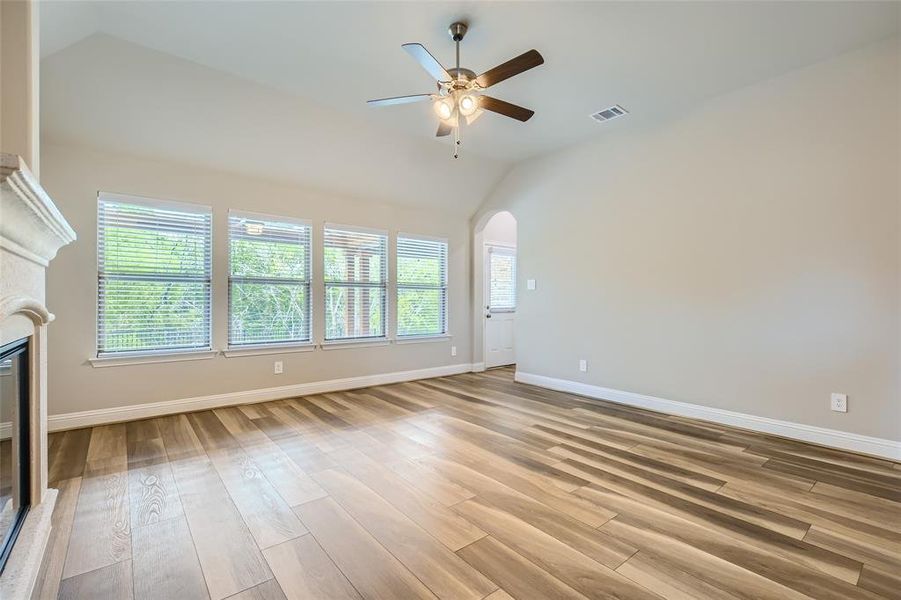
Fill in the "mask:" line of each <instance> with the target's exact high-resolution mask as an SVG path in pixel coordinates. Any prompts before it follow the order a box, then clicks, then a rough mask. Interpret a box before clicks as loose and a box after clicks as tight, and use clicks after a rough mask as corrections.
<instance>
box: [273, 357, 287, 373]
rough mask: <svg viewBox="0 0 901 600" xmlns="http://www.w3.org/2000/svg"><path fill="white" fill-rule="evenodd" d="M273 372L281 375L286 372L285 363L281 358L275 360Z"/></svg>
mask: <svg viewBox="0 0 901 600" xmlns="http://www.w3.org/2000/svg"><path fill="white" fill-rule="evenodd" d="M272 372H273V373H275V374H276V375H281V374H282V373H284V372H285V363H283V362H282V361H280V360H277V361H275V363H274V364H273V368H272Z"/></svg>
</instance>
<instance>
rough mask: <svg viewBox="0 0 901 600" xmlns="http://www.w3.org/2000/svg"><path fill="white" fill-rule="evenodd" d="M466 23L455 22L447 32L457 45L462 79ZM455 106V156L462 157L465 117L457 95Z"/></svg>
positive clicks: (457, 76)
mask: <svg viewBox="0 0 901 600" xmlns="http://www.w3.org/2000/svg"><path fill="white" fill-rule="evenodd" d="M466 30H467V27H466V23H460V22H459V21H458V22H456V23H453V24H452V25H451V26H450V27H448V29H447V32H448V33H449V34H450V36H451V39H453V40H454V45H455V46H456V54H457V56H456V59H457V68H456V71H455V72H454V74H455V76H456V78H457V79H458V80H459V79H462V77H463V76H462V75H461V71H460V42H462V41H463V36H465V35H466ZM454 106H455V109H454V110H455V111H456V113H457V121H456V124H455V125H454V158H460V146H461V145H462V143H463V140H462V139H461V137H460V125H461V120H462V119H463V115H461V114H460V107H459V106H457V97H456V95H455V97H454Z"/></svg>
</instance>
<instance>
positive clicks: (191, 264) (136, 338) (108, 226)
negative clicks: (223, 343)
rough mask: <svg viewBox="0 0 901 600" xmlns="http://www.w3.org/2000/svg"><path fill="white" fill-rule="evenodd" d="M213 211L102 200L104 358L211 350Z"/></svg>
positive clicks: (100, 349)
mask: <svg viewBox="0 0 901 600" xmlns="http://www.w3.org/2000/svg"><path fill="white" fill-rule="evenodd" d="M211 221H212V219H211V211H210V208H209V207H205V206H197V205H193V204H182V203H175V202H162V201H157V200H149V199H144V198H132V197H128V196H115V195H111V194H100V196H99V198H98V223H97V238H98V239H97V263H98V286H97V290H98V297H97V313H98V314H97V355H98V356H102V355H105V354H106V355H108V354H112V353H119V352H154V351H164V350H203V349H206V350H209V348H210V273H211V270H212V268H211V264H210V257H211V238H212V229H211V228H212V222H211Z"/></svg>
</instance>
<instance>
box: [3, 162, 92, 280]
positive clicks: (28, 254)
mask: <svg viewBox="0 0 901 600" xmlns="http://www.w3.org/2000/svg"><path fill="white" fill-rule="evenodd" d="M0 186H2V199H0V248H3V249H5V250H8V251H9V252H12V253H13V254H16V255H18V256H21V257H22V258H25V259H27V260H30V261H32V262H35V263H37V264H39V265H41V266H43V267H46V266H47V265H48V264H50V261H51V260H52V259H53V257H55V256H56V253H57V251H58V250H59V249H60V248H62V247H63V246H65V245H66V244H69V243H72V242H74V241H75V231H73V230H72V227H70V226H69V223H68V222H66V219H65V218H64V217H63V216H62V214H60V212H59V210H57V208H56V205H55V204H53V201H52V200H51V199H50V196H48V195H47V192H46V191H44V188H42V187H41V184H40V183H38V181H37V179H35V176H34V175H33V174H32V173H31V171H30V170H29V169H28V166H27V165H26V164H25V163H24V162H23V161H22V158H21V157H19V156H16V155H15V154H0Z"/></svg>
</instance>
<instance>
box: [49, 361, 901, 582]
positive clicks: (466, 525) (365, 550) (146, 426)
mask: <svg viewBox="0 0 901 600" xmlns="http://www.w3.org/2000/svg"><path fill="white" fill-rule="evenodd" d="M50 455H51V457H50V479H51V484H52V485H53V486H54V487H58V488H59V490H60V495H59V500H58V504H57V508H56V511H55V513H54V516H53V532H52V538H51V541H50V547H49V549H48V554H47V557H46V559H45V564H44V567H43V571H44V572H43V575H42V579H41V584H40V587H39V589H38V590H36V594H35V596H36V597H37V598H53V597H55V596H58V597H60V598H66V599H69V598H90V599H93V600H99V599H105V598H115V599H127V598H138V599H146V598H159V599H166V600H169V599H178V600H190V599H194V598H213V599H214V600H218V599H220V598H235V599H241V600H251V599H257V600H261V599H283V598H286V597H287V598H324V599H328V600H335V599H341V598H385V599H399V600H407V599H413V598H435V597H438V598H461V599H472V600H479V599H482V598H488V599H490V600H504V599H509V598H511V597H512V598H519V599H531V598H534V599H540V600H547V599H552V598H580V599H582V598H637V599H643V598H659V597H664V598H728V599H735V598H745V599H762V598H763V599H765V598H773V599H775V598H780V599H781V598H807V597H809V598H835V599H839V598H841V599H848V598H871V599H872V598H880V597H884V598H901V558H899V557H901V468H899V465H898V464H893V463H891V462H889V461H885V460H878V459H875V458H868V457H864V456H859V455H855V454H850V453H845V452H840V451H835V450H829V449H825V448H821V447H816V446H812V445H807V444H803V443H798V442H793V441H788V440H784V439H780V438H775V437H771V436H766V435H761V434H756V433H749V432H746V431H741V430H737V429H732V428H728V427H723V426H719V425H713V424H709V423H703V422H699V421H692V420H690V419H685V418H678V417H670V416H665V415H661V414H658V413H652V412H648V411H641V410H636V409H631V408H627V407H623V406H620V405H616V404H611V403H606V402H599V401H595V400H589V399H585V398H581V397H578V396H573V395H570V394H564V393H558V392H552V391H548V390H544V389H541V388H536V387H531V386H527V385H522V384H517V383H513V380H512V371H511V370H509V369H501V370H495V371H489V372H487V373H483V374H471V375H459V376H454V377H446V378H439V379H431V380H425V381H420V382H413V383H404V384H398V385H390V386H382V387H375V388H367V389H362V390H356V391H349V392H342V393H333V394H322V395H318V396H309V397H304V398H295V399H290V400H280V401H275V402H268V403H265V404H254V405H247V406H240V407H233V408H224V409H217V410H213V411H206V412H199V413H191V414H186V415H175V416H167V417H161V418H157V419H149V420H145V421H138V422H131V423H123V424H116V425H107V426H103V427H94V428H92V429H81V430H76V431H68V432H65V433H59V434H54V435H52V436H51V440H50Z"/></svg>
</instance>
